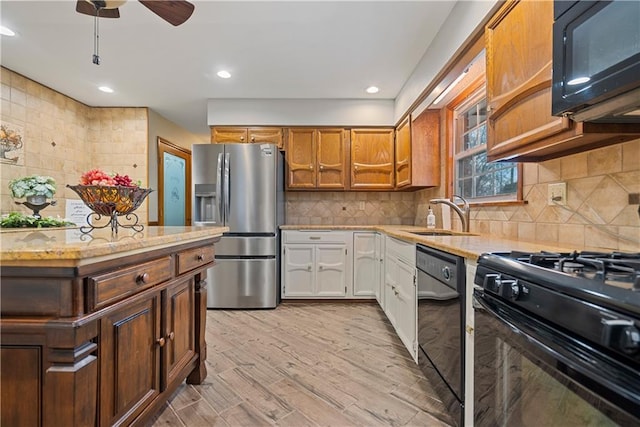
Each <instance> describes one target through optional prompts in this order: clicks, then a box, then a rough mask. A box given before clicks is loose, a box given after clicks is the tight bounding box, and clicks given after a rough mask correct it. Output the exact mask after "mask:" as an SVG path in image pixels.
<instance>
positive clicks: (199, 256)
mask: <svg viewBox="0 0 640 427" xmlns="http://www.w3.org/2000/svg"><path fill="white" fill-rule="evenodd" d="M196 258H197V259H198V261H204V255H202V254H198V256H197V257H196Z"/></svg>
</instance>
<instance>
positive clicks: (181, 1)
mask: <svg viewBox="0 0 640 427" xmlns="http://www.w3.org/2000/svg"><path fill="white" fill-rule="evenodd" d="M138 1H139V2H140V3H142V4H143V5H144V6H145V7H146V8H147V9H149V10H150V11H152V12H153V13H155V14H156V15H158V16H159V17H160V18H162V19H164V20H165V21H167V22H168V23H170V24H171V25H173V26H178V25H180V24H183V23H184V22H185V21H186V20H187V19H189V17H191V14H192V13H193V9H194V8H195V6H194V5H193V4H192V3H189V2H188V1H186V0H138ZM125 2H126V0H77V2H76V12H78V13H82V14H85V15H90V16H93V17H94V18H95V21H94V27H93V32H94V44H93V58H92V62H93V63H94V64H96V65H100V55H99V54H98V44H99V39H100V35H99V27H98V18H119V17H120V11H119V10H118V7H120V6H122V5H123V4H124V3H125Z"/></svg>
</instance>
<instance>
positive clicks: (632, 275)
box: [474, 251, 640, 425]
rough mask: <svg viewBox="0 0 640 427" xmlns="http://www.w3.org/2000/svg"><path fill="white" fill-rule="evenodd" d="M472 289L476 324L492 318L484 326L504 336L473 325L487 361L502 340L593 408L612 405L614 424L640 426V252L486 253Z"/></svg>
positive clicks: (610, 415) (492, 356)
mask: <svg viewBox="0 0 640 427" xmlns="http://www.w3.org/2000/svg"><path fill="white" fill-rule="evenodd" d="M475 284H476V285H477V286H479V287H476V289H475V290H474V298H475V300H476V302H477V308H476V319H478V318H479V316H480V318H481V319H484V318H487V319H488V318H489V317H490V318H492V319H494V320H487V321H486V322H485V323H486V324H488V325H489V324H490V325H492V326H491V328H494V327H495V328H502V329H501V330H502V331H503V332H501V333H497V332H495V331H491V332H489V333H487V331H486V330H482V329H484V328H486V326H482V325H483V323H482V322H481V323H480V326H478V322H476V347H477V348H478V343H480V346H482V345H483V342H482V341H483V340H484V341H485V344H486V349H487V350H486V352H487V354H491V356H487V358H488V359H492V358H495V357H499V355H497V354H496V353H495V350H494V348H495V342H494V341H495V339H496V338H495V336H498V335H499V336H500V337H501V338H500V339H501V340H502V341H501V342H503V343H506V344H505V345H507V347H508V348H517V349H518V351H519V352H520V353H521V354H522V355H523V356H522V358H527V359H530V360H534V362H533V363H534V364H538V363H539V364H540V366H545V368H544V370H545V371H546V372H547V373H548V374H551V375H552V376H553V377H554V378H563V379H562V380H560V379H559V380H558V381H560V383H563V381H565V380H568V381H570V382H574V383H575V384H578V385H580V387H579V388H580V389H581V390H586V391H587V392H588V394H589V396H588V398H586V399H587V401H596V403H594V404H593V405H591V406H592V407H603V406H602V402H608V403H607V405H609V404H610V406H611V408H613V409H608V412H609V415H608V416H609V418H611V419H613V420H620V419H621V420H624V421H625V422H626V421H627V419H626V418H625V417H627V416H630V417H631V419H632V420H633V421H634V422H635V421H638V422H640V253H623V252H609V253H604V252H587V251H585V252H572V253H554V252H535V253H523V252H515V251H513V252H497V253H488V254H483V255H482V256H481V257H480V258H479V260H478V268H477V271H476V276H475ZM499 325H504V327H503V326H499ZM483 334H485V335H484V338H478V337H482V336H483ZM480 353H482V350H480ZM524 355H527V356H524ZM492 363H493V364H495V362H491V363H488V364H487V366H489V367H490V366H493V365H492ZM525 365H526V364H525ZM526 366H528V365H526ZM491 369H494V368H488V370H491ZM479 381H480V382H481V381H482V379H480V380H479ZM493 381H495V378H493V379H492V380H491V381H489V382H487V383H486V384H491V383H492V382H493ZM523 381H524V380H523ZM530 387H533V386H530ZM567 387H568V388H569V389H571V390H574V391H575V390H576V389H577V388H576V387H574V386H570V387H569V386H567ZM594 399H595V400H594ZM600 400H601V401H602V402H600ZM491 406H492V405H490V404H487V405H486V406H485V407H484V409H482V406H481V405H479V407H480V410H479V412H476V415H477V416H478V417H479V418H480V419H482V416H483V414H485V412H483V411H485V410H486V411H489V409H488V408H489V407H491ZM616 408H618V409H619V413H617V412H616V411H618V409H616ZM494 409H495V408H494ZM518 411H520V412H522V408H519V409H518ZM486 413H489V412H486ZM478 414H480V415H478ZM485 415H486V414H485ZM616 417H622V418H616ZM502 421H505V420H502ZM491 422H498V420H495V419H494V420H492V421H491ZM491 422H489V424H491ZM618 424H620V421H618ZM478 425H483V423H482V422H480V423H478ZM623 425H624V424H623Z"/></svg>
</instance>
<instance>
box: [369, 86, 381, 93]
mask: <svg viewBox="0 0 640 427" xmlns="http://www.w3.org/2000/svg"><path fill="white" fill-rule="evenodd" d="M379 91H380V89H378V88H377V87H375V86H369V87H368V88H367V93H378V92H379Z"/></svg>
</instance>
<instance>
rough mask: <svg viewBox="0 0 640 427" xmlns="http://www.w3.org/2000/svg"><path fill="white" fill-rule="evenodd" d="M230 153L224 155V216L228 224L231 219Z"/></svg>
mask: <svg viewBox="0 0 640 427" xmlns="http://www.w3.org/2000/svg"><path fill="white" fill-rule="evenodd" d="M229 157H230V155H229V153H225V155H224V214H225V220H226V222H227V223H228V219H229V218H231V214H230V212H229V210H230V207H231V206H230V200H231V194H230V193H231V191H230V190H231V183H230V182H229V181H230V180H229V176H230V175H231V174H230V170H231V161H230V158H229Z"/></svg>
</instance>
